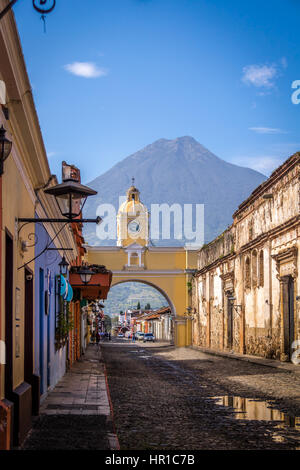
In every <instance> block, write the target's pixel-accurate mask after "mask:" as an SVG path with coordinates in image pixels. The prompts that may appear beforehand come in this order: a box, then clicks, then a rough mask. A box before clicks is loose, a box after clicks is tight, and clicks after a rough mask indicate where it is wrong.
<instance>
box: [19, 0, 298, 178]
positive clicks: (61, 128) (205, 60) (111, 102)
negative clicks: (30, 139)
mask: <svg viewBox="0 0 300 470" xmlns="http://www.w3.org/2000/svg"><path fill="white" fill-rule="evenodd" d="M31 3H32V2H31V0H19V1H18V2H17V3H16V5H15V6H14V12H15V16H16V20H17V24H18V28H19V32H20V37H21V42H22V46H23V51H24V55H25V60H26V64H27V69H28V73H29V77H30V80H31V84H32V87H33V93H34V98H35V103H36V107H37V110H38V115H39V119H40V124H41V129H42V133H43V137H44V141H45V145H46V149H47V152H48V156H49V161H50V165H51V169H52V171H53V172H54V173H56V174H57V175H58V176H59V177H60V165H61V161H62V160H66V161H67V162H68V163H74V164H75V165H77V166H79V167H80V168H81V172H82V180H83V181H84V182H88V181H90V180H92V179H93V178H95V177H96V176H98V175H100V174H102V173H103V172H104V171H106V170H108V169H109V168H110V167H111V166H112V165H113V164H115V163H117V162H118V161H119V160H121V159H123V158H124V157H126V156H128V155H129V154H131V153H133V152H135V151H137V150H139V149H140V148H142V147H144V146H145V145H148V144H150V143H152V142H153V141H155V140H157V139H159V138H162V137H163V138H168V139H173V138H176V137H180V136H183V135H191V136H193V137H194V138H195V139H197V140H198V141H199V142H200V143H201V144H203V145H204V146H206V147H207V148H208V149H209V150H211V151H212V152H214V153H215V154H216V155H217V156H219V157H220V158H223V159H225V160H227V161H230V162H233V163H237V164H239V165H243V166H249V167H252V168H254V169H257V170H259V171H261V172H263V173H264V174H269V173H270V171H272V170H273V169H274V168H275V167H276V166H278V165H279V164H280V163H281V162H282V161H284V160H285V159H286V158H287V157H288V156H289V155H291V154H292V153H293V152H295V151H297V150H300V135H299V122H300V104H299V105H295V104H293V103H292V101H291V95H292V92H293V90H292V88H291V85H292V82H293V81H294V80H299V79H300V35H299V18H300V1H298V0H265V1H264V2H262V1H261V0H260V1H258V0H251V1H250V0H244V1H238V0H226V1H224V0H144V1H142V0H86V1H84V2H83V1H82V0H57V6H56V8H55V10H54V11H53V12H52V13H51V14H50V15H48V16H47V19H46V26H47V33H46V34H44V33H43V24H42V21H41V20H40V17H39V14H38V13H36V12H35V11H34V10H33V8H32V5H31Z"/></svg>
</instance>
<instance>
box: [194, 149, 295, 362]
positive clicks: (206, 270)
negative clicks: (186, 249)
mask: <svg viewBox="0 0 300 470" xmlns="http://www.w3.org/2000/svg"><path fill="white" fill-rule="evenodd" d="M295 159H296V160H295ZM295 162H298V164H297V165H296V166H295ZM289 165H290V167H289ZM280 172H282V176H281V174H280ZM299 175H300V173H299V155H298V156H297V155H296V156H293V157H291V159H290V160H289V161H287V163H286V164H284V165H283V166H282V167H280V168H279V169H278V170H276V171H275V172H274V174H273V175H272V176H271V178H270V180H268V181H267V182H266V183H263V185H261V187H259V188H258V189H257V190H255V191H254V193H253V194H254V196H255V197H254V196H253V194H252V196H251V197H250V198H249V200H247V201H245V203H243V204H242V205H241V206H240V208H239V210H238V211H237V212H236V213H235V214H234V222H233V225H232V226H231V227H230V228H229V229H227V230H226V231H225V232H224V233H223V234H221V235H220V236H219V237H218V238H217V239H216V240H214V241H213V242H211V243H209V244H208V245H206V246H204V247H203V248H202V249H201V250H200V252H199V257H198V269H199V272H200V273H199V274H198V276H197V277H196V278H195V279H196V280H195V282H196V285H197V289H198V300H197V323H195V329H196V328H198V331H197V332H195V334H194V337H195V340H196V338H197V342H198V343H199V344H200V345H206V346H208V339H209V345H210V347H211V348H212V349H225V350H226V349H231V348H232V349H233V350H234V351H236V352H244V353H246V354H251V355H257V356H263V357H267V358H271V359H280V358H281V360H282V347H283V346H282V344H283V334H284V333H283V326H282V325H283V323H282V321H283V307H282V296H281V289H282V287H281V285H280V279H281V278H280V276H290V277H292V279H294V289H295V296H294V297H295V298H294V303H293V305H294V316H295V323H294V326H295V336H294V338H295V339H299V340H300V298H298V299H297V296H299V295H300V279H299V275H298V271H299V266H300V226H299V209H300V196H299ZM263 194H267V198H263V197H262V196H263ZM289 253H295V255H294V254H289ZM285 254H286V255H285ZM285 256H287V260H285ZM230 298H231V299H232V302H233V303H232V305H234V309H233V320H232V325H233V329H232V332H233V335H232V344H229V339H228V331H230V330H228V329H229V317H228V312H229V307H228V299H230ZM196 325H197V326H196ZM285 328H286V327H285ZM208 329H209V331H208Z"/></svg>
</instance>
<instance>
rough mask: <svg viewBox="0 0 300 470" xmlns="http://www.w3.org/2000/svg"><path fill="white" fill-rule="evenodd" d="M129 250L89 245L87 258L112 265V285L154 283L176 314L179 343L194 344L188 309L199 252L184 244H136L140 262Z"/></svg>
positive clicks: (177, 343)
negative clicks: (134, 258)
mask: <svg viewBox="0 0 300 470" xmlns="http://www.w3.org/2000/svg"><path fill="white" fill-rule="evenodd" d="M136 248H137V249H136ZM129 250H130V247H125V248H124V247H119V246H111V247H108V246H98V247H96V246H95V247H87V255H86V261H87V262H88V263H89V264H99V265H105V266H106V267H107V268H108V269H110V270H111V271H112V273H113V280H112V286H114V285H117V284H120V283H123V282H131V281H133V282H141V283H144V284H148V285H151V286H152V287H154V288H155V289H157V290H158V291H159V292H161V294H162V295H163V296H164V297H165V298H166V300H167V301H168V303H169V305H170V306H171V310H172V314H173V316H174V323H175V325H174V335H175V338H174V341H175V345H176V346H188V345H190V344H191V338H192V335H191V334H192V331H191V321H190V320H189V319H188V317H187V316H186V312H187V307H189V306H190V302H191V298H190V297H191V296H190V289H189V282H190V280H191V275H192V273H193V270H194V269H195V268H196V262H197V252H196V251H194V250H188V249H186V248H184V247H152V246H148V247H142V246H139V245H137V246H136V245H132V250H133V251H139V253H140V254H139V258H138V261H137V263H138V264H131V259H130V256H129V255H128V251H129ZM135 263H136V261H135Z"/></svg>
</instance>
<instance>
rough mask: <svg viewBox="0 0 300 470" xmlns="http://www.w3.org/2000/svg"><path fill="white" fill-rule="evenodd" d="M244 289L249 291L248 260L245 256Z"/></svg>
mask: <svg viewBox="0 0 300 470" xmlns="http://www.w3.org/2000/svg"><path fill="white" fill-rule="evenodd" d="M245 287H246V289H250V287H251V284H250V258H249V256H247V258H246V261H245Z"/></svg>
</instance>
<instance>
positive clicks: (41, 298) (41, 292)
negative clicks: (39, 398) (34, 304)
mask: <svg viewBox="0 0 300 470" xmlns="http://www.w3.org/2000/svg"><path fill="white" fill-rule="evenodd" d="M39 313H40V315H39V316H40V393H41V395H43V393H44V270H43V269H42V268H40V272H39Z"/></svg>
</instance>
